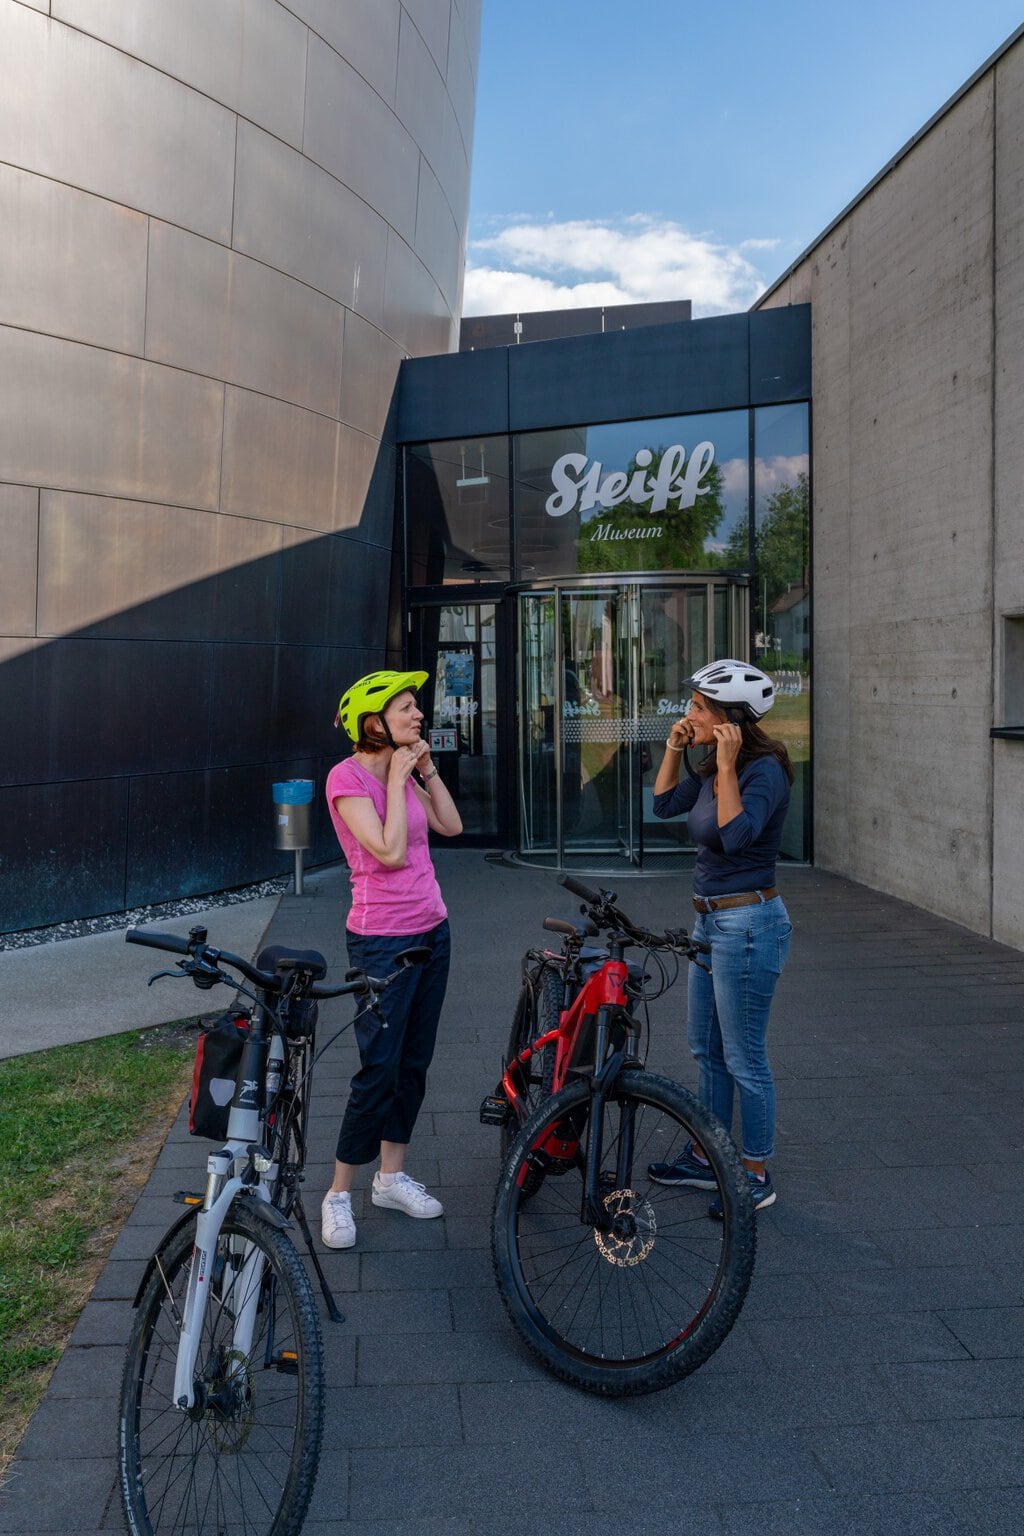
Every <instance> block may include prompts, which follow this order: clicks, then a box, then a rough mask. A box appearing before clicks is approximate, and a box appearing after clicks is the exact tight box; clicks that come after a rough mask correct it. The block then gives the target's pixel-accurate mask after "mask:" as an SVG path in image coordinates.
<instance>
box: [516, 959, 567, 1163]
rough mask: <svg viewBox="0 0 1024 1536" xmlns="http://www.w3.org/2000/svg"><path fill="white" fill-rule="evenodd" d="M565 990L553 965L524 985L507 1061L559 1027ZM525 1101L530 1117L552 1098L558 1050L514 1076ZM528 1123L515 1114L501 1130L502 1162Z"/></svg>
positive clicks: (538, 1055) (548, 1049) (550, 1049)
mask: <svg viewBox="0 0 1024 1536" xmlns="http://www.w3.org/2000/svg"><path fill="white" fill-rule="evenodd" d="M564 992H565V988H564V984H563V982H562V973H561V972H560V971H557V970H555V969H554V968H553V967H552V966H550V965H545V966H543V967H542V968H541V971H540V975H539V976H538V977H537V978H536V980H535V981H534V982H533V983H532V984H531V983H530V982H524V984H523V989H522V991H521V992H520V994H519V1000H518V1002H517V1003H516V1011H515V1016H514V1018H513V1020H512V1032H511V1034H510V1035H509V1041H508V1052H507V1055H506V1058H505V1059H506V1061H508V1062H514V1061H515V1058H516V1057H517V1056H518V1055H519V1053H520V1051H525V1050H526V1048H527V1046H528V1045H530V1044H532V1042H533V1041H534V1040H537V1039H539V1038H540V1036H541V1035H546V1034H548V1033H549V1031H550V1030H552V1029H557V1028H558V1021H559V1018H560V1016H561V1012H562V998H563V996H564ZM514 1075H515V1078H516V1083H517V1086H518V1088H519V1093H520V1097H521V1102H522V1104H523V1107H524V1109H525V1110H526V1116H525V1117H524V1118H529V1116H530V1115H531V1114H532V1113H533V1111H534V1110H535V1109H536V1108H537V1105H538V1104H541V1103H542V1102H543V1101H544V1100H545V1099H546V1098H548V1097H549V1096H550V1093H551V1084H552V1081H553V1079H554V1075H555V1047H554V1045H546V1046H545V1047H544V1049H543V1050H541V1051H535V1052H534V1054H533V1055H532V1056H531V1057H530V1060H529V1062H528V1063H527V1064H526V1065H525V1066H524V1067H522V1068H520V1069H519V1070H518V1071H516V1072H515V1073H514ZM523 1123H524V1120H523V1119H520V1118H519V1117H518V1116H516V1115H513V1116H512V1117H511V1118H510V1120H509V1121H508V1122H507V1123H506V1124H505V1125H503V1126H502V1128H501V1160H502V1162H503V1163H504V1162H505V1160H506V1158H507V1157H508V1154H509V1152H510V1151H511V1150H512V1143H513V1142H514V1141H515V1139H516V1137H517V1136H518V1134H519V1130H520V1127H521V1126H522V1125H523Z"/></svg>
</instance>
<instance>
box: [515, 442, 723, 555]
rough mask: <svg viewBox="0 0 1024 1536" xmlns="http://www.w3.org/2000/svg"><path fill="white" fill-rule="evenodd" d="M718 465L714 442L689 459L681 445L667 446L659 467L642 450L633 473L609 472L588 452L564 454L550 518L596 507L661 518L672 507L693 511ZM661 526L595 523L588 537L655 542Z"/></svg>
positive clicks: (548, 505) (555, 475)
mask: <svg viewBox="0 0 1024 1536" xmlns="http://www.w3.org/2000/svg"><path fill="white" fill-rule="evenodd" d="M714 462H715V447H714V444H713V443H708V442H703V443H698V444H697V446H696V447H695V448H694V449H693V451H692V453H690V454H689V456H687V452H686V449H685V448H684V447H683V445H682V444H681V443H673V445H672V447H671V448H666V449H665V450H664V452H663V453H662V455H661V459H660V461H659V463H658V464H657V466H656V468H654V469H653V470H652V469H651V466H652V464H653V463H654V453H653V452H652V450H651V449H650V448H641V449H639V450H638V451H637V453H636V455H635V456H634V459H633V464H634V468H633V470H632V471H631V472H630V471H627V470H616V469H613V470H609V471H606V470H605V467H604V465H603V464H602V462H601V460H600V459H590V458H588V457H587V455H586V454H584V453H563V455H562V457H561V458H560V459H558V460H557V461H556V463H555V464H554V466H553V467H552V470H551V484H552V486H553V491H552V494H551V495H550V496H549V497H548V499H547V501H546V502H545V503H544V510H545V511H546V512H547V514H548V516H549V517H565V515H566V514H567V513H569V512H578V513H579V514H580V515H581V516H582V515H583V514H584V513H586V512H592V511H593V510H594V508H595V507H601V508H602V509H603V510H605V511H609V512H610V511H612V510H613V509H615V508H617V507H622V508H623V509H624V510H625V511H627V512H634V513H647V514H649V515H650V516H652V517H653V516H657V514H658V513H660V512H664V511H666V510H667V509H668V508H669V507H670V506H671V504H672V503H675V505H676V506H677V507H678V508H680V510H682V509H684V508H686V507H692V506H693V505H694V503H695V502H696V500H697V497H698V496H702V495H703V494H704V493H705V492H707V491H708V490H709V489H710V486H709V485H708V484H707V483H706V479H707V475H708V472H709V471H710V469H711V466H712V465H713V464H714ZM662 531H663V530H662V528H661V526H660V525H658V524H656V523H649V524H646V525H644V524H641V525H639V526H634V527H615V526H614V525H613V524H612V523H602V522H595V523H593V524H592V525H591V529H590V537H591V539H593V540H600V539H606V540H607V539H656V538H660V537H661V534H662Z"/></svg>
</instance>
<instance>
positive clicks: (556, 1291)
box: [492, 1070, 756, 1397]
mask: <svg viewBox="0 0 1024 1536" xmlns="http://www.w3.org/2000/svg"><path fill="white" fill-rule="evenodd" d="M590 1108H591V1098H590V1091H589V1086H588V1084H587V1083H586V1082H583V1081H580V1082H575V1083H570V1084H569V1085H568V1086H567V1087H565V1088H563V1089H562V1090H561V1091H560V1092H559V1093H557V1094H555V1095H554V1097H553V1098H551V1099H549V1100H548V1101H547V1103H546V1104H543V1105H541V1106H540V1108H539V1109H538V1110H537V1111H536V1112H535V1113H534V1114H533V1115H532V1116H531V1118H530V1119H529V1121H528V1122H527V1124H526V1125H525V1126H524V1127H523V1130H522V1132H521V1133H520V1135H519V1137H518V1139H517V1141H516V1144H515V1147H514V1148H513V1151H512V1154H511V1156H510V1158H509V1160H508V1162H507V1164H506V1166H505V1170H504V1172H503V1175H502V1178H501V1182H500V1184H499V1186H498V1193H497V1197H496V1200H495V1206H494V1222H493V1228H492V1255H493V1259H494V1270H495V1276H496V1278H497V1282H498V1289H499V1291H500V1292H501V1296H502V1299H503V1301H504V1303H505V1306H506V1308H507V1310H508V1313H509V1316H510V1317H511V1319H512V1322H513V1323H514V1324H515V1326H516V1328H517V1329H518V1331H519V1333H520V1334H521V1336H522V1337H523V1339H524V1340H525V1341H526V1343H527V1344H528V1345H529V1346H530V1348H531V1349H532V1350H533V1351H534V1353H535V1354H536V1355H538V1356H539V1358H540V1359H541V1360H542V1361H543V1363H544V1364H545V1365H546V1366H547V1367H548V1369H549V1370H551V1371H553V1372H554V1374H555V1375H556V1376H560V1377H562V1378H563V1379H564V1380H565V1381H570V1382H572V1383H573V1384H574V1385H575V1386H578V1387H582V1388H584V1389H585V1390H586V1391H590V1392H597V1393H602V1394H604V1395H606V1396H609V1397H618V1396H622V1397H624V1396H630V1395H633V1394H636V1393H641V1392H655V1391H658V1390H660V1389H661V1388H662V1387H667V1386H670V1385H671V1384H672V1383H673V1382H676V1381H679V1380H680V1379H681V1378H682V1377H684V1376H687V1375H689V1373H690V1372H691V1371H693V1370H696V1368H697V1367H698V1366H699V1365H702V1364H703V1363H704V1361H705V1360H707V1358H708V1357H709V1356H710V1355H711V1354H712V1353H713V1352H714V1351H715V1350H716V1349H717V1348H718V1346H719V1345H720V1344H721V1343H722V1340H723V1339H724V1338H725V1337H726V1335H727V1334H728V1332H729V1330H730V1328H731V1327H732V1325H733V1323H734V1322H735V1320H736V1318H737V1316H738V1315H739V1312H740V1308H741V1307H742V1305H743V1300H744V1297H745V1296H746V1293H747V1288H748V1286H749V1284H750V1277H751V1273H752V1270H753V1265H754V1253H755V1245H756V1234H755V1226H754V1207H753V1201H752V1199H751V1196H750V1189H749V1183H748V1180H747V1177H746V1174H745V1172H744V1169H743V1165H742V1163H741V1161H740V1158H739V1155H738V1154H737V1152H736V1149H735V1147H734V1146H733V1144H732V1141H731V1140H730V1138H729V1136H728V1135H727V1134H726V1132H725V1130H724V1128H723V1127H722V1126H721V1125H720V1124H719V1122H718V1121H717V1120H716V1119H715V1118H714V1117H713V1116H712V1115H711V1114H709V1112H708V1111H707V1110H706V1109H704V1108H703V1107H702V1106H701V1105H700V1104H699V1103H698V1102H697V1100H696V1099H695V1098H694V1097H693V1095H692V1094H691V1093H689V1092H688V1091H687V1089H685V1088H684V1087H683V1086H682V1085H681V1084H679V1083H675V1082H672V1081H671V1080H670V1079H669V1078H665V1077H658V1076H655V1075H654V1074H652V1073H648V1072H641V1071H636V1070H626V1071H623V1072H621V1073H620V1075H619V1078H618V1080H617V1082H616V1084H615V1086H614V1088H613V1089H612V1092H611V1095H610V1097H609V1098H608V1100H607V1101H606V1103H605V1111H604V1124H603V1129H602V1149H601V1166H600V1169H599V1172H598V1191H599V1199H600V1201H601V1203H602V1205H603V1207H604V1212H605V1213H606V1219H605V1220H603V1221H602V1222H600V1223H598V1222H595V1221H594V1220H593V1219H592V1217H591V1218H588V1217H587V1216H585V1214H584V1204H585V1201H584V1192H585V1180H586V1171H587V1155H588V1152H587V1148H588V1142H589V1140H590V1136H589V1132H590V1127H589V1119H590ZM689 1141H696V1142H698V1143H699V1144H700V1146H701V1147H702V1148H703V1149H704V1152H705V1154H706V1156H707V1157H708V1159H709V1162H710V1166H711V1177H713V1178H714V1181H715V1186H716V1187H715V1189H713V1190H710V1191H709V1190H694V1189H688V1188H679V1187H669V1186H666V1185H663V1184H658V1183H655V1182H654V1181H653V1180H652V1179H651V1177H650V1174H649V1172H648V1169H649V1165H650V1164H652V1163H661V1162H671V1161H672V1160H673V1159H674V1158H676V1157H678V1156H679V1154H680V1153H681V1152H682V1151H683V1149H684V1147H685V1146H686V1144H687V1142H689ZM716 1195H717V1197H718V1199H719V1200H720V1201H721V1203H722V1208H723V1212H724V1220H723V1221H722V1222H715V1221H711V1220H709V1218H708V1202H709V1200H713V1199H715V1197H716Z"/></svg>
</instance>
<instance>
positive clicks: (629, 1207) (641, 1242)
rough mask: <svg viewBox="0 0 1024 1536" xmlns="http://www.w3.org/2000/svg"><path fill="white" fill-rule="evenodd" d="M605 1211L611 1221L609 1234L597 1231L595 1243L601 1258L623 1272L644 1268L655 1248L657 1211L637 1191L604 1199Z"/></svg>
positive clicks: (624, 1191) (614, 1193) (623, 1191)
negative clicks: (636, 1265)
mask: <svg viewBox="0 0 1024 1536" xmlns="http://www.w3.org/2000/svg"><path fill="white" fill-rule="evenodd" d="M604 1208H605V1210H606V1211H607V1212H608V1214H609V1216H610V1217H611V1219H612V1224H611V1227H610V1228H609V1230H608V1231H607V1232H599V1231H598V1230H597V1228H596V1227H595V1229H594V1242H595V1243H596V1244H597V1247H598V1251H599V1252H600V1254H601V1256H602V1258H605V1259H607V1261H608V1263H609V1264H616V1265H618V1267H619V1268H620V1269H627V1268H629V1267H630V1266H631V1265H633V1264H642V1263H643V1261H644V1259H646V1258H647V1256H648V1254H649V1253H650V1252H651V1249H652V1248H653V1247H654V1239H655V1235H656V1233H657V1230H658V1223H657V1221H656V1220H655V1216H654V1210H653V1207H652V1206H651V1204H650V1202H649V1201H648V1200H644V1199H643V1198H642V1197H641V1196H640V1195H638V1194H637V1192H636V1190H635V1189H613V1190H612V1191H611V1193H610V1194H607V1195H605V1197H604Z"/></svg>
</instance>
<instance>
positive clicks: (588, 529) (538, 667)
mask: <svg viewBox="0 0 1024 1536" xmlns="http://www.w3.org/2000/svg"><path fill="white" fill-rule="evenodd" d="M809 437H810V432H809V407H808V406H807V404H806V403H798V404H794V405H781V406H765V407H758V408H754V409H742V410H726V411H715V412H703V413H691V414H688V415H679V416H667V417H659V418H656V419H650V420H642V421H641V420H637V421H625V422H614V423H604V424H601V425H596V426H586V427H560V428H557V429H551V430H545V431H531V432H523V433H518V434H512V435H511V436H506V435H495V436H490V437H482V438H475V439H470V438H467V439H465V440H457V441H456V440H452V441H446V442H433V443H419V444H414V445H411V446H407V447H406V448H405V450H404V507H403V511H404V526H405V534H406V538H405V562H406V565H405V570H406V582H407V599H408V603H409V611H410V625H409V629H410V638H411V644H412V651H413V653H414V654H412V655H411V657H410V659H411V661H413V662H414V663H415V664H416V665H419V666H423V667H424V668H425V669H426V670H427V671H428V672H429V673H430V674H431V680H432V681H431V684H430V685H428V688H429V689H430V693H431V695H432V696H431V698H430V699H429V700H428V705H429V707H430V709H431V714H432V723H433V725H434V726H435V728H438V727H441V726H443V725H445V724H446V723H447V724H448V725H449V726H454V727H455V731H456V736H455V738H454V739H453V740H452V741H451V744H450V747H449V749H448V750H447V751H446V752H445V753H443V754H442V755H441V756H440V757H439V759H438V760H439V762H440V763H441V766H442V773H443V774H444V776H445V779H446V781H447V782H449V783H450V785H451V787H452V789H453V790H455V791H456V792H457V793H458V795H459V803H460V809H461V810H462V814H463V819H464V822H465V824H466V830H467V833H470V834H473V835H474V836H475V837H476V838H477V839H478V840H480V841H487V839H488V837H489V836H490V837H491V838H492V840H493V839H494V838H495V837H497V835H498V833H499V829H500V828H505V829H508V830H509V832H510V835H511V836H512V837H513V839H514V840H515V842H516V843H517V845H518V848H519V851H520V853H521V854H522V855H523V856H524V857H533V858H535V859H537V860H538V861H540V862H547V863H553V864H558V865H560V866H567V867H579V868H584V867H586V866H587V865H588V863H589V864H590V865H591V867H602V866H601V861H602V860H611V861H613V863H614V861H615V860H616V859H618V860H625V861H626V862H627V863H629V864H633V865H646V866H647V867H650V863H651V860H652V858H654V857H655V856H657V855H666V854H675V855H678V854H679V853H681V852H692V849H690V845H689V843H688V840H687V835H686V827H685V821H681V822H659V821H657V820H656V819H655V818H654V816H653V809H652V801H653V781H654V777H655V774H656V771H657V764H658V762H659V761H660V746H661V742H662V741H663V740H664V736H665V733H666V729H667V722H668V721H670V720H671V719H672V718H673V717H674V715H675V714H678V713H679V711H680V710H681V708H682V705H683V703H684V694H683V690H682V686H681V685H682V682H683V680H684V679H685V678H686V677H688V676H689V675H690V674H691V673H692V672H693V671H694V670H695V669H696V668H697V667H699V666H701V665H702V664H703V663H704V662H706V661H708V660H710V659H712V658H713V657H714V656H716V655H718V656H720V655H741V656H742V655H749V656H750V657H751V658H752V659H755V660H757V662H758V663H759V664H760V665H761V666H763V667H764V668H765V670H766V671H768V672H770V673H771V674H772V675H773V677H774V678H775V681H776V685H777V687H778V690H779V703H778V705H777V706H776V709H775V710H774V711H773V714H772V716H771V718H770V733H771V734H777V735H779V736H781V737H783V738H784V739H785V741H786V744H787V747H788V748H789V751H790V755H791V757H792V759H793V762H794V767H795V768H796V771H797V781H796V785H795V787H794V797H793V809H792V811H791V814H790V817H789V821H788V823H787V828H786V836H785V841H784V855H785V856H788V857H791V858H795V859H805V858H807V857H809V852H810V849H809V825H810V819H809V795H810V780H809V760H810V675H811V674H810V575H809V573H810V561H809V554H808V551H809V541H810V456H809ZM442 593H443V596H442ZM502 636H504V637H505V638H504V641H503V640H502ZM460 658H461V659H460ZM460 690H461V691H460ZM503 695H504V696H507V700H508V706H509V707H508V709H507V711H506V713H505V716H504V718H503V713H502V704H501V700H502V697H503Z"/></svg>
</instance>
